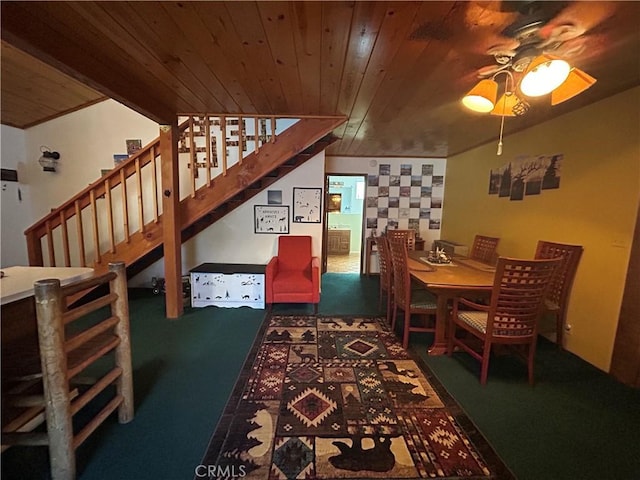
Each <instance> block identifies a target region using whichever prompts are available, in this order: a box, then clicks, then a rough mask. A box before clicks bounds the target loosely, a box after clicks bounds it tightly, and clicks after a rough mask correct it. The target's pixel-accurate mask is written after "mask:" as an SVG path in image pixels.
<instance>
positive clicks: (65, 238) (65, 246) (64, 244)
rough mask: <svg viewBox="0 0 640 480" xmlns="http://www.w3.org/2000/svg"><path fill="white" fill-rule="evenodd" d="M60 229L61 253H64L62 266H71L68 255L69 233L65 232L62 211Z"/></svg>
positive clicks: (65, 225) (65, 221) (62, 213)
mask: <svg viewBox="0 0 640 480" xmlns="http://www.w3.org/2000/svg"><path fill="white" fill-rule="evenodd" d="M60 228H62V251H63V253H64V266H65V267H70V266H71V255H70V254H69V232H68V231H67V220H66V219H65V216H64V210H61V211H60Z"/></svg>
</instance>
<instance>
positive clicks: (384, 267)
mask: <svg viewBox="0 0 640 480" xmlns="http://www.w3.org/2000/svg"><path fill="white" fill-rule="evenodd" d="M375 243H376V245H377V247H378V259H379V263H380V294H379V296H380V301H379V308H380V310H382V302H383V300H386V312H387V323H388V324H389V325H390V324H391V305H392V304H393V265H392V261H391V251H390V250H389V242H388V241H387V237H385V236H379V237H375Z"/></svg>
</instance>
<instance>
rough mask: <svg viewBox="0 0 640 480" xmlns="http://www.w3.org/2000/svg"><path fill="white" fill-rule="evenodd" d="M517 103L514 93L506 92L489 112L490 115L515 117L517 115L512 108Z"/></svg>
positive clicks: (518, 100)
mask: <svg viewBox="0 0 640 480" xmlns="http://www.w3.org/2000/svg"><path fill="white" fill-rule="evenodd" d="M519 102H520V99H519V98H518V96H517V95H516V94H515V93H514V92H506V93H504V94H503V95H502V96H501V97H500V98H499V99H498V101H497V102H496V106H495V108H494V109H493V110H491V115H501V116H505V117H515V116H516V115H517V113H516V111H515V109H514V108H515V106H516V105H518V103H519Z"/></svg>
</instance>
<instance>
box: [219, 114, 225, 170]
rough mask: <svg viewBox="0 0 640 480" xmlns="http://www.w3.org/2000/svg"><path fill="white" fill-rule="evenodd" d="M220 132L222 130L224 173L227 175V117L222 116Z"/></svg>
mask: <svg viewBox="0 0 640 480" xmlns="http://www.w3.org/2000/svg"><path fill="white" fill-rule="evenodd" d="M220 132H222V175H225V176H226V175H227V119H226V117H220Z"/></svg>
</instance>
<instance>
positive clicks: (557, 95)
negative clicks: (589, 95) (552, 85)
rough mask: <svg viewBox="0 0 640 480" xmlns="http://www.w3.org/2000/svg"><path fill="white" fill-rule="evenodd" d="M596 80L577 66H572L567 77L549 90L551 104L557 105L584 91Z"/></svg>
mask: <svg viewBox="0 0 640 480" xmlns="http://www.w3.org/2000/svg"><path fill="white" fill-rule="evenodd" d="M596 82H597V80H596V79H595V78H593V77H592V76H591V75H589V74H588V73H585V72H583V71H582V70H580V69H579V68H572V69H571V71H570V72H569V76H568V77H567V79H566V80H565V81H564V82H563V83H562V84H561V85H560V86H559V87H558V88H556V89H555V90H554V91H553V92H551V105H558V104H559V103H562V102H565V101H567V100H569V99H570V98H573V97H575V96H576V95H578V94H580V93H582V92H584V91H585V90H586V89H587V88H589V87H591V85H593V84H594V83H596Z"/></svg>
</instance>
